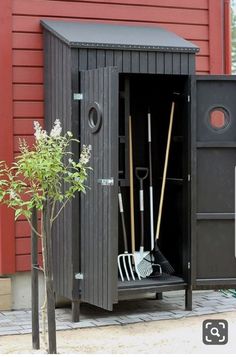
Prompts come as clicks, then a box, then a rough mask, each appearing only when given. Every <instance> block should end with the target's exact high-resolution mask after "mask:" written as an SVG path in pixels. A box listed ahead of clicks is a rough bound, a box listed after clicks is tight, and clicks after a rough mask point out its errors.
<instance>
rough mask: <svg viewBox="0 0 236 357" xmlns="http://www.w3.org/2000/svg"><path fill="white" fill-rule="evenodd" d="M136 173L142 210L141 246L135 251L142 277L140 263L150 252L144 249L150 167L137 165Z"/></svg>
mask: <svg viewBox="0 0 236 357" xmlns="http://www.w3.org/2000/svg"><path fill="white" fill-rule="evenodd" d="M135 175H136V177H137V179H138V180H139V185H140V187H139V210H140V229H141V230H140V233H141V234H140V237H141V238H140V248H139V251H135V252H134V256H135V263H136V266H137V270H138V272H139V274H140V275H141V276H142V277H146V275H145V276H143V274H142V271H140V270H139V264H140V262H141V261H142V260H143V259H145V257H146V255H148V254H149V251H148V252H145V251H144V194H143V181H144V180H145V179H146V178H147V177H148V168H146V167H136V169H135Z"/></svg>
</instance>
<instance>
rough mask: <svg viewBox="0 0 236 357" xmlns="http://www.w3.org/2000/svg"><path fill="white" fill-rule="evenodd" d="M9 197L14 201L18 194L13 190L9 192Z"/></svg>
mask: <svg viewBox="0 0 236 357" xmlns="http://www.w3.org/2000/svg"><path fill="white" fill-rule="evenodd" d="M9 196H10V199H11V200H14V199H15V198H16V197H17V195H16V192H15V191H14V190H12V189H11V190H10V191H9Z"/></svg>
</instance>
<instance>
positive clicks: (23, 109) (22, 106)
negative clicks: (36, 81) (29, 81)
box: [13, 102, 44, 118]
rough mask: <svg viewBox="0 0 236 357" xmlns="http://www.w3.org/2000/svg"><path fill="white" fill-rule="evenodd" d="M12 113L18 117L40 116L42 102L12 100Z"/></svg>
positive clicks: (42, 110) (42, 111) (41, 113)
mask: <svg viewBox="0 0 236 357" xmlns="http://www.w3.org/2000/svg"><path fill="white" fill-rule="evenodd" d="M13 113H14V117H18V118H32V117H33V118H42V117H43V115H44V109H43V102H14V106H13Z"/></svg>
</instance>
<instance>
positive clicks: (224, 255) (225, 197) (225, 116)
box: [191, 76, 236, 288]
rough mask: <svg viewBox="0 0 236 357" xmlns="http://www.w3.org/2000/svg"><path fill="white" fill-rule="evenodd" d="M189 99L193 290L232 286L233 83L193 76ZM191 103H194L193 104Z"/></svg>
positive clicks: (235, 271) (235, 274)
mask: <svg viewBox="0 0 236 357" xmlns="http://www.w3.org/2000/svg"><path fill="white" fill-rule="evenodd" d="M194 83H195V85H194V88H195V90H196V96H195V95H194V96H192V102H193V107H194V106H195V105H196V107H195V108H194V111H193V119H192V158H191V160H192V192H191V193H192V197H191V198H192V238H193V240H192V261H193V263H194V264H193V265H194V266H193V270H192V272H193V282H194V285H195V286H202V285H204V286H206V287H207V286H208V287H209V288H211V287H213V286H221V285H222V286H227V285H228V286H231V285H234V284H236V258H235V228H234V225H235V224H234V211H235V209H234V197H235V187H234V185H235V182H234V181H235V165H236V79H235V77H233V76H207V77H200V76H199V77H197V79H196V82H194ZM195 98H196V101H195Z"/></svg>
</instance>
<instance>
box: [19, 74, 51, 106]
mask: <svg viewBox="0 0 236 357" xmlns="http://www.w3.org/2000/svg"><path fill="white" fill-rule="evenodd" d="M41 75H42V73H41V71H40V76H41ZM43 97H44V89H43V84H14V85H13V99H14V100H17V101H19V100H41V101H42V100H43Z"/></svg>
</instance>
